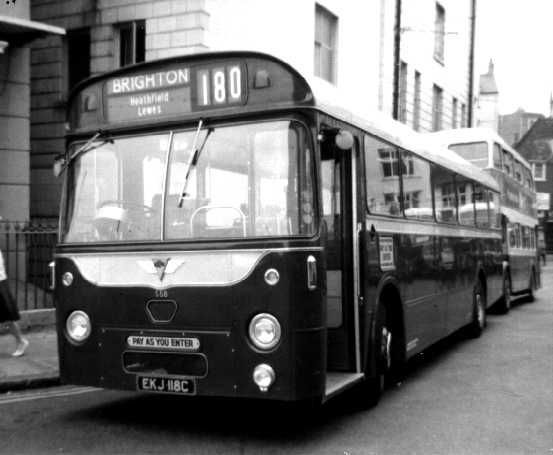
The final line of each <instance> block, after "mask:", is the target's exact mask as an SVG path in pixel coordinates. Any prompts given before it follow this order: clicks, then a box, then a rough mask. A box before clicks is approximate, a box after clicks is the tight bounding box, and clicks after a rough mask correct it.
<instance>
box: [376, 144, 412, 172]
mask: <svg viewBox="0 0 553 455" xmlns="http://www.w3.org/2000/svg"><path fill="white" fill-rule="evenodd" d="M378 160H379V161H380V165H381V166H382V176H383V177H398V176H399V165H398V153H397V150H396V149H394V148H382V149H379V150H378ZM401 173H402V174H403V175H404V176H406V175H414V173H415V166H414V164H413V157H412V156H411V155H409V156H405V157H404V158H403V160H401Z"/></svg>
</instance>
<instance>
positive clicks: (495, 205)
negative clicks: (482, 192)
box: [488, 191, 501, 228]
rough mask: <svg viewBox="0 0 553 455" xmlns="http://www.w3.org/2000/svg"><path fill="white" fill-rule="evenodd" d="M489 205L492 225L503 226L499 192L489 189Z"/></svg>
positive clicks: (495, 226)
mask: <svg viewBox="0 0 553 455" xmlns="http://www.w3.org/2000/svg"><path fill="white" fill-rule="evenodd" d="M488 201H489V202H488V206H489V209H490V225H491V227H494V228H500V227H501V213H500V212H499V194H497V193H495V192H493V191H488Z"/></svg>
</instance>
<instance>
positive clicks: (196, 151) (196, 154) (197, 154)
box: [178, 119, 213, 209]
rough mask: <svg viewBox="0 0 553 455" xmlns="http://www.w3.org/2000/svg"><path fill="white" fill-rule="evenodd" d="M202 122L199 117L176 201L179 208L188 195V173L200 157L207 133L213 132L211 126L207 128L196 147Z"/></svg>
mask: <svg viewBox="0 0 553 455" xmlns="http://www.w3.org/2000/svg"><path fill="white" fill-rule="evenodd" d="M203 124H204V121H203V120H202V119H200V121H199V122H198V128H197V129H196V135H195V136H194V143H193V145H192V150H194V153H192V157H191V158H190V162H189V163H188V169H187V170H186V176H185V177H184V185H183V187H182V191H181V195H180V197H179V203H178V208H179V209H180V208H182V203H183V202H184V199H185V198H186V197H187V196H188V193H187V192H186V190H187V188H188V182H189V180H190V173H191V172H192V169H193V168H195V167H196V164H197V163H198V158H199V157H200V153H202V150H203V149H204V146H205V143H206V142H207V139H208V138H209V135H210V134H211V133H212V132H213V128H208V130H207V133H206V135H205V137H204V140H203V142H202V145H200V146H199V147H198V139H199V138H200V132H201V129H202V126H203Z"/></svg>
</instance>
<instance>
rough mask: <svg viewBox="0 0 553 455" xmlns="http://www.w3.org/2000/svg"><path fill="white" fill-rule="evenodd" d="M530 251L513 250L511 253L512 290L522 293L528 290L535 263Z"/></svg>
mask: <svg viewBox="0 0 553 455" xmlns="http://www.w3.org/2000/svg"><path fill="white" fill-rule="evenodd" d="M530 253H531V251H530V250H521V249H514V250H513V249H511V251H510V252H509V268H510V270H511V288H512V289H511V290H512V292H521V291H524V290H526V289H528V284H529V283H530V276H531V273H532V266H533V264H534V262H535V259H534V256H533V255H531V254H530Z"/></svg>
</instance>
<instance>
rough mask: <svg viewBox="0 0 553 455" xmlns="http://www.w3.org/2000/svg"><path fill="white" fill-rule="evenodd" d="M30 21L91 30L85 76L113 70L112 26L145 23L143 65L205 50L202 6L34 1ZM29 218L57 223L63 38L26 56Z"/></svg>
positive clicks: (191, 1)
mask: <svg viewBox="0 0 553 455" xmlns="http://www.w3.org/2000/svg"><path fill="white" fill-rule="evenodd" d="M31 15H32V18H33V20H37V21H43V22H46V23H50V24H52V25H57V26H60V27H63V28H65V29H66V30H67V31H68V32H69V33H70V32H71V30H76V29H80V28H85V27H86V28H89V29H90V56H91V59H90V72H91V75H95V74H100V73H103V72H105V71H110V70H113V69H115V68H117V67H118V64H119V48H118V42H119V41H118V31H117V24H118V23H121V22H128V21H133V20H145V21H146V60H153V59H157V58H163V57H168V56H173V55H182V54H187V53H193V52H198V51H201V50H206V49H207V44H206V43H207V37H206V34H207V31H208V28H209V14H208V12H207V10H206V0H170V1H169V0H168V1H163V0H162V1H159V0H158V1H152V0H149V1H142V0H96V1H94V0H33V1H32V9H31ZM31 63H32V66H31V87H32V105H31V148H32V153H31V216H32V217H34V218H48V217H57V214H58V210H59V202H58V201H59V196H60V194H59V193H60V182H59V181H56V180H55V179H54V177H53V175H52V172H51V167H52V162H53V158H54V156H55V155H56V154H58V153H61V152H62V151H63V150H64V147H65V142H64V131H65V108H66V101H67V95H68V80H67V49H66V43H65V41H64V39H62V38H56V37H54V38H46V39H43V40H40V41H37V42H36V43H35V44H34V45H33V47H32V55H31Z"/></svg>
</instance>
